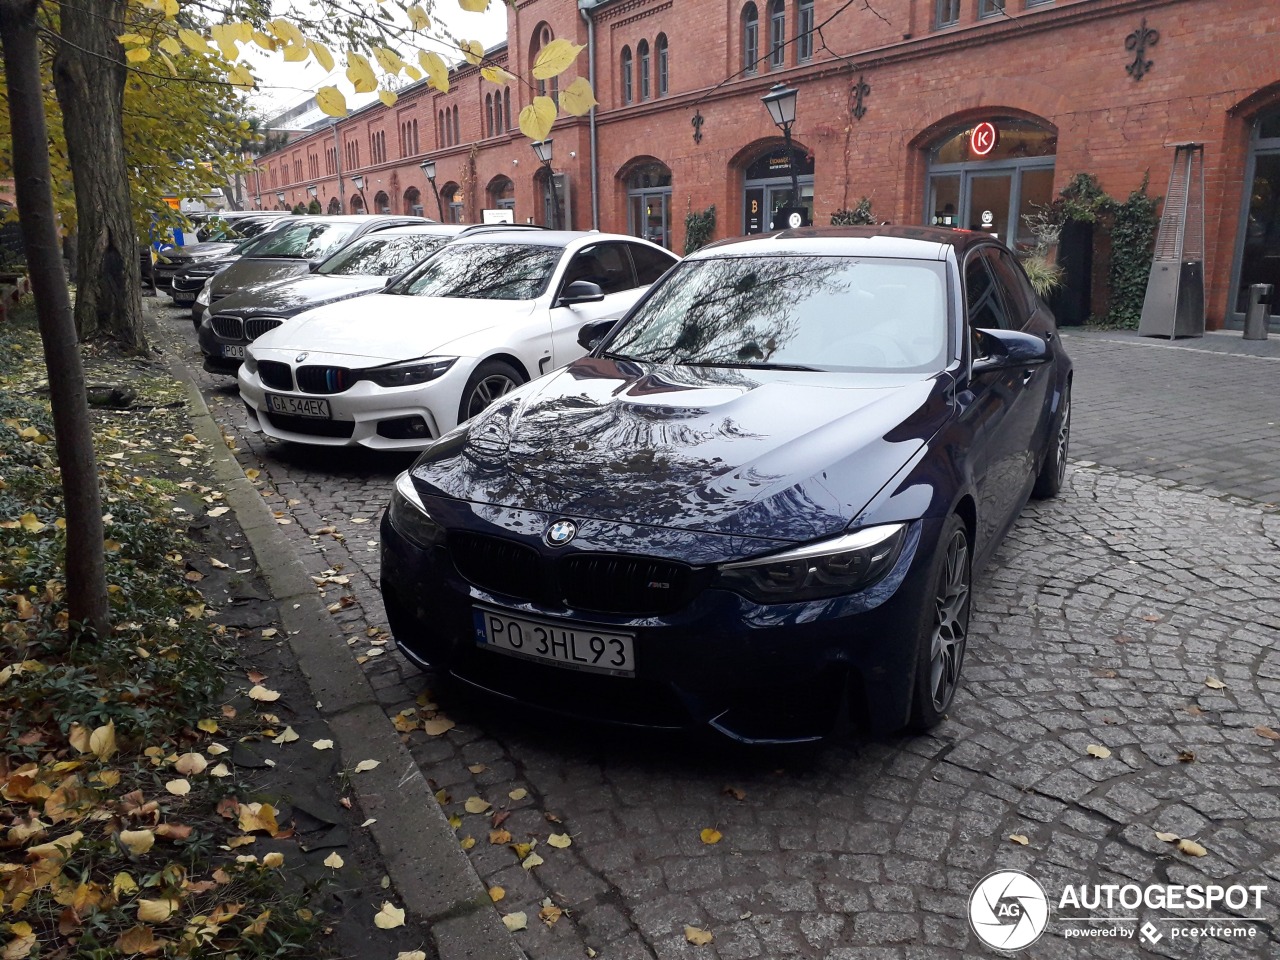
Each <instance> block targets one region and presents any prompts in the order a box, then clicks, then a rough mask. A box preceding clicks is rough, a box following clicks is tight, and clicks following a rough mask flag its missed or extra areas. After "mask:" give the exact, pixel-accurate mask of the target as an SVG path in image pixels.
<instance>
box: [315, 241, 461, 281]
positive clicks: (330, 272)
mask: <svg viewBox="0 0 1280 960" xmlns="http://www.w3.org/2000/svg"><path fill="white" fill-rule="evenodd" d="M448 239H449V238H448V237H433V236H427V235H425V234H416V235H413V236H387V235H385V234H378V233H375V234H374V235H373V236H371V237H362V238H361V239H359V240H357V241H356V242H355V243H353V244H351V246H349V247H344V248H343V249H341V250H339V251H338V252H337V253H335V254H334V255H333V256H332V257H330V258H329V259H328V260H326V261H325V262H324V263H322V264H321V265H320V269H319V270H317V271H316V273H323V274H325V275H327V276H335V277H350V276H367V277H394V276H398V275H399V274H402V273H404V272H405V271H406V270H408V269H409V268H410V267H412V266H413V265H414V264H415V263H420V262H421V261H422V260H424V259H425V258H426V257H427V256H428V255H429V254H430V253H431V252H432V251H433V250H435V249H436V248H437V247H440V246H443V245H444V243H445V241H446V240H448Z"/></svg>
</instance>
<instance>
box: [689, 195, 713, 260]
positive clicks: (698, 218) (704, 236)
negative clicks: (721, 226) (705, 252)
mask: <svg viewBox="0 0 1280 960" xmlns="http://www.w3.org/2000/svg"><path fill="white" fill-rule="evenodd" d="M715 232H716V205H715V204H714V203H713V204H712V205H711V206H709V207H707V209H705V210H703V211H702V212H701V213H698V212H697V211H696V210H690V211H689V212H688V213H687V214H685V218H684V252H685V256H688V255H689V254H691V253H693V251H695V250H697V249H698V248H699V247H705V246H706V245H707V244H708V243H710V242H711V238H712V236H714V235H715Z"/></svg>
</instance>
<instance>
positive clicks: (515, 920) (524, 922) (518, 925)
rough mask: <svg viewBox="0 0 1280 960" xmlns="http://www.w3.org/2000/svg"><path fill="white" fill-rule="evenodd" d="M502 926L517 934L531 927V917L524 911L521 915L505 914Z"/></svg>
mask: <svg viewBox="0 0 1280 960" xmlns="http://www.w3.org/2000/svg"><path fill="white" fill-rule="evenodd" d="M502 925H503V926H504V927H506V928H507V929H508V930H510V931H511V932H512V933H515V932H516V931H517V930H523V929H525V928H526V927H528V926H529V916H528V914H526V913H525V912H524V911H523V910H521V911H520V912H519V913H507V914H503V917H502Z"/></svg>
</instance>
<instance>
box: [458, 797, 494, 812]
mask: <svg viewBox="0 0 1280 960" xmlns="http://www.w3.org/2000/svg"><path fill="white" fill-rule="evenodd" d="M462 808H463V809H464V810H466V811H467V813H484V812H485V811H486V810H488V809H489V801H488V800H484V799H481V798H480V797H468V798H467V802H466V803H464V804H463V805H462Z"/></svg>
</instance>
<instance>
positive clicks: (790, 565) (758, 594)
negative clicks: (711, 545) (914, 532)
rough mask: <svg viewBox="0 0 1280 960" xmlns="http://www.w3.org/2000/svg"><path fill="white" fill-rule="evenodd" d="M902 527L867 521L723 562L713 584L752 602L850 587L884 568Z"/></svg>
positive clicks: (819, 595)
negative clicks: (799, 543)
mask: <svg viewBox="0 0 1280 960" xmlns="http://www.w3.org/2000/svg"><path fill="white" fill-rule="evenodd" d="M906 532H907V525H906V524H905V523H894V524H887V525H885V526H880V527H867V528H865V529H863V530H859V531H857V532H856V533H849V534H845V535H844V536H841V537H836V538H835V539H834V540H823V541H822V542H821V543H811V544H808V545H806V546H803V547H797V548H796V549H794V550H787V551H784V552H783V553H775V554H772V555H770V556H767V557H760V558H759V559H756V560H742V561H739V562H736V563H726V564H724V565H722V566H721V567H720V576H719V579H718V580H717V582H716V585H717V586H721V587H724V588H726V589H728V590H733V591H734V592H735V593H740V594H742V595H743V596H745V597H747V598H748V599H750V600H754V601H756V602H757V603H795V602H798V601H802V600H821V599H824V598H826V597H838V596H842V595H844V594H849V593H853V592H854V591H855V590H860V589H862V588H864V587H869V586H871V584H873V583H875V582H876V581H877V580H879V579H880V578H881V577H883V576H884V575H885V574H886V573H888V572H889V570H890V569H891V568H892V567H893V564H894V561H895V560H897V559H898V553H899V552H900V551H901V550H902V543H903V541H904V540H905V539H906Z"/></svg>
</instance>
